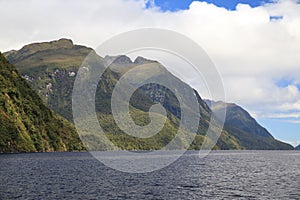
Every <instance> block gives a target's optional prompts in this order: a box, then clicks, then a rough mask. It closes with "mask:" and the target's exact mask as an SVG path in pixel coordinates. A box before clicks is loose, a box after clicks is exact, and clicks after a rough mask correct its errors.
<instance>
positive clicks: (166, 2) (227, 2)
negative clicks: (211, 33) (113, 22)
mask: <svg viewBox="0 0 300 200" xmlns="http://www.w3.org/2000/svg"><path fill="white" fill-rule="evenodd" d="M193 1H194V0H154V3H155V5H156V6H158V7H160V8H161V10H163V11H177V10H185V9H188V7H189V5H190V4H191V3H192V2H193ZM200 2H208V3H212V4H215V5H216V6H218V7H224V8H226V9H228V10H235V8H236V5H237V4H239V3H244V4H248V5H250V6H251V7H256V6H260V5H262V4H263V3H268V2H271V1H269V0H266V1H260V0H206V1H200ZM148 6H150V4H148Z"/></svg>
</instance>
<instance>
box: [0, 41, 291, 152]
mask: <svg viewBox="0 0 300 200" xmlns="http://www.w3.org/2000/svg"><path fill="white" fill-rule="evenodd" d="M91 51H93V50H92V49H90V48H87V47H83V46H78V45H73V43H72V41H70V40H67V39H61V40H58V41H53V42H45V43H36V44H30V45H27V46H25V47H23V48H22V49H21V50H19V51H10V52H7V53H5V56H6V57H7V58H8V60H9V61H10V62H11V63H12V64H14V65H15V66H16V67H17V69H18V70H19V71H20V73H21V75H22V76H23V77H24V78H25V79H27V82H28V83H29V84H30V85H31V87H32V88H33V89H34V90H35V91H36V92H37V93H38V95H39V96H40V98H41V99H42V100H43V101H44V103H45V104H46V105H47V106H48V107H49V108H50V109H52V110H53V111H55V112H57V113H59V114H60V115H61V116H63V117H64V118H66V119H67V120H69V121H70V122H73V117H72V110H71V108H72V90H73V84H74V81H75V77H76V75H77V73H78V70H79V67H80V65H81V63H82V62H83V61H84V59H85V57H86V56H87V55H88V54H89V53H90V52H91ZM95 58H96V62H95V63H94V64H97V66H98V67H104V63H105V62H107V61H109V60H113V59H115V58H116V60H115V61H114V63H113V64H112V65H111V67H110V68H108V69H106V71H105V73H104V74H103V76H102V78H101V81H100V82H99V84H98V87H97V92H96V102H95V106H96V111H97V116H98V120H99V123H100V125H101V127H102V128H103V130H104V132H105V135H106V136H107V137H108V138H109V139H110V140H111V141H112V142H113V143H114V144H115V145H116V146H117V147H118V149H127V150H137V149H142V150H150V149H161V148H162V147H164V146H165V145H166V144H168V143H169V142H170V141H171V140H172V139H173V138H174V136H175V134H176V133H177V131H178V128H179V121H180V118H181V109H180V106H179V102H178V100H177V98H176V97H175V96H174V94H173V93H172V92H171V91H170V90H168V89H167V88H165V87H163V86H160V85H158V84H147V85H144V86H142V87H140V88H138V89H137V90H136V91H135V92H134V94H133V96H132V97H131V99H130V115H131V117H132V118H133V120H134V122H135V123H136V124H138V125H140V126H144V125H147V124H148V123H149V122H150V119H149V115H148V114H149V113H148V112H149V108H150V107H151V106H152V105H153V104H155V103H160V104H162V105H163V106H164V107H165V109H166V111H167V121H166V123H165V126H164V127H163V129H162V130H161V131H160V132H159V133H158V134H156V135H155V136H153V137H150V138H147V139H140V138H136V137H132V136H129V135H128V134H125V133H124V132H123V131H122V130H120V129H119V127H118V126H117V125H116V123H115V121H114V119H113V116H112V113H111V95H112V91H113V89H114V87H115V85H116V83H117V82H118V80H119V79H120V78H121V76H122V75H123V74H125V73H126V72H128V71H129V70H130V69H132V68H133V67H135V66H137V65H142V64H144V63H147V67H148V68H146V69H144V71H140V72H137V73H138V75H139V76H137V77H139V78H140V79H143V75H144V74H147V75H151V76H152V77H157V78H158V79H159V78H160V79H167V81H170V82H172V84H173V85H174V87H175V88H183V91H188V90H190V89H191V88H190V86H188V85H187V84H186V83H184V82H182V81H181V80H180V79H178V78H177V77H175V76H174V75H172V74H171V73H169V72H168V71H167V70H166V69H165V68H164V67H163V66H162V65H160V64H159V63H158V62H156V61H151V60H146V59H144V58H141V57H139V58H138V59H137V60H136V61H135V62H132V61H131V60H130V59H129V58H128V57H126V56H119V57H109V56H107V57H105V58H101V57H100V56H98V55H96V54H95ZM83 70H86V74H89V73H90V72H89V69H88V66H86V67H85V69H83ZM15 73H17V72H15ZM89 75H92V74H89ZM22 81H23V82H25V81H24V80H23V79H22ZM134 81H136V83H131V84H128V87H134V86H135V84H138V82H139V80H136V79H135V80H134ZM24 84H25V83H24ZM3 85H4V86H5V85H6V83H4V84H3ZM1 91H2V90H1ZM30 92H32V91H31V90H30ZM123 92H124V94H125V93H126V91H123ZM32 93H33V92H32ZM7 95H8V96H9V94H7ZM34 95H35V98H34V99H39V98H38V97H37V95H36V94H33V95H29V96H34ZM195 95H196V96H197V99H198V103H199V108H200V112H201V120H200V122H199V126H198V131H197V135H196V137H195V139H194V141H193V142H192V144H191V146H190V147H189V148H190V149H200V148H201V145H202V143H203V141H204V139H205V134H206V132H207V129H208V127H209V121H210V118H211V115H212V110H211V109H210V108H209V107H208V106H207V104H206V103H205V102H204V101H203V100H202V99H201V97H200V95H199V94H198V93H197V92H196V91H195ZM4 97H5V95H4ZM4 97H3V98H4ZM10 99H11V97H10ZM10 99H8V98H6V99H3V102H10V101H11V100H10ZM21 99H22V98H21ZM38 101H39V103H40V104H41V106H42V103H41V102H40V100H38ZM30 102H31V101H30ZM6 104H8V103H6ZM184 106H186V108H187V109H188V110H189V111H190V112H191V113H193V112H194V110H193V109H191V108H190V107H189V105H184ZM31 107H32V105H30V106H29V108H31ZM33 108H34V106H33V107H32V109H33ZM14 109H16V110H18V109H23V107H22V106H21V107H20V108H19V104H18V105H17V106H15V108H14ZM43 109H44V110H47V111H46V112H45V113H48V112H50V111H49V109H47V108H46V107H45V106H44V107H43ZM11 110H12V109H11ZM24 113H27V111H26V112H24ZM41 113H43V114H44V115H45V113H44V111H41ZM50 113H51V115H52V116H54V118H55V119H56V120H58V121H60V122H61V123H63V125H64V126H67V127H68V128H67V129H66V128H64V129H60V130H58V129H57V126H58V123H54V124H52V125H51V126H50V127H52V126H55V127H53V128H49V129H47V130H53V132H55V131H57V132H55V133H56V135H55V134H50V135H48V134H47V131H46V132H45V131H44V132H45V133H44V132H43V130H44V129H45V128H44V129H43V126H42V127H36V128H35V130H36V132H39V133H41V136H40V137H41V138H42V139H43V141H44V140H45V141H44V143H45V144H46V143H47V142H46V141H48V143H49V145H48V146H49V148H48V146H47V145H40V146H41V147H38V148H37V146H38V145H36V144H35V143H34V141H36V140H38V139H34V140H33V139H31V140H30V139H28V138H32V133H31V132H30V133H28V134H27V135H26V134H24V135H22V141H23V140H24V142H23V143H22V145H23V148H25V147H26V148H28V150H26V151H35V150H37V151H49V150H69V149H82V146H81V144H80V143H79V142H78V136H77V135H76V133H75V132H74V128H73V125H71V124H69V123H68V122H67V121H66V120H63V119H61V118H60V117H58V116H57V115H55V114H54V113H52V112H50ZM229 113H230V114H229V115H227V120H226V124H225V129H224V130H223V131H222V134H221V137H220V138H219V140H218V142H217V144H216V146H215V147H214V149H290V146H289V145H286V144H284V143H282V142H279V141H277V140H275V139H274V138H272V137H269V136H270V134H269V133H268V132H267V131H264V130H263V128H262V127H261V126H259V125H257V123H256V122H255V123H256V124H255V123H254V126H253V120H252V119H250V118H248V117H247V116H246V117H245V118H243V120H242V121H236V120H231V119H235V117H236V116H237V113H239V112H237V111H236V110H233V111H232V112H229ZM24 115H25V116H24V117H25V118H26V117H28V116H27V115H28V114H24ZM3 116H5V115H3ZM3 116H2V114H1V116H0V117H2V118H3V121H5V120H6V119H4V117H3ZM30 116H31V115H29V117H30ZM85 117H88V116H85ZM34 119H35V118H34ZM34 119H31V120H34ZM39 119H40V121H41V122H40V123H42V122H43V123H46V122H47V123H50V122H48V121H47V120H48V119H46V118H40V117H39ZM1 120H2V119H1ZM44 120H46V121H44ZM19 121H21V122H24V121H26V120H24V119H19ZM229 122H230V123H229ZM5 124H6V126H5V127H3V129H1V130H3V138H10V137H12V136H11V135H13V133H15V132H16V131H15V130H13V128H11V127H14V126H15V124H16V122H14V121H7V120H6V121H5ZM17 124H19V122H18V123H17ZM24 126H25V125H24ZM253 127H254V129H255V134H252V132H251V131H252V128H253ZM17 128H19V129H21V128H20V127H17ZM27 129H28V128H27V127H26V126H25V129H24V130H27ZM45 130H46V129H45ZM54 130H55V131H54ZM60 131H62V132H60ZM27 132H28V131H27ZM28 135H29V136H28ZM63 135H68V137H67V138H66V137H60V136H63ZM82 137H84V138H88V140H89V141H91V142H90V144H89V145H90V146H89V148H90V149H94V150H105V149H109V148H108V147H107V143H103V144H101V145H100V147H99V143H98V141H99V135H98V133H86V134H85V135H84V136H82ZM33 138H34V137H33ZM59 138H61V139H59ZM64 138H65V140H63V139H64ZM71 138H72V139H71ZM42 139H41V140H42ZM69 140H72V142H70V143H72V144H77V145H74V146H72V148H70V147H68V148H67V145H66V148H65V149H63V148H62V147H63V145H61V144H62V143H66V142H67V141H69ZM5 141H6V143H5V142H4V143H3V145H4V146H5V145H6V146H8V144H11V143H8V140H7V139H6V140H5ZM12 141H14V140H13V139H11V142H12ZM25 141H26V142H25ZM30 141H33V142H30ZM38 141H40V140H38ZM75 141H76V142H78V143H76V142H75ZM177 142H178V146H180V145H179V144H183V145H184V146H186V138H185V139H182V140H181V141H177ZM38 143H39V142H38ZM44 143H43V144H44ZM48 143H47V144H48ZM52 143H53V144H52ZM54 143H55V145H54ZM97 145H98V146H97ZM45 146H46V147H45ZM16 151H20V150H19V149H17V150H16Z"/></svg>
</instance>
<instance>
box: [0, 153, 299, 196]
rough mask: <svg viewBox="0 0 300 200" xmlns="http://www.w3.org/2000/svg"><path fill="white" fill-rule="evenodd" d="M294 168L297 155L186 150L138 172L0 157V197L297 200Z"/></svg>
mask: <svg viewBox="0 0 300 200" xmlns="http://www.w3.org/2000/svg"><path fill="white" fill-rule="evenodd" d="M170 153H171V152H170ZM157 154H158V155H160V152H157ZM299 167H300V151H214V152H212V153H211V154H209V155H208V156H207V157H205V158H203V159H200V158H199V157H198V152H197V151H188V152H187V153H186V154H184V155H183V156H182V157H181V158H180V159H179V160H177V161H176V162H174V163H173V164H171V165H170V166H168V167H166V168H163V169H161V170H158V171H155V172H150V173H144V174H130V173H124V172H119V171H116V170H113V169H110V168H108V167H106V166H105V165H103V164H102V163H100V162H99V161H97V160H96V159H94V158H93V157H92V156H91V155H90V154H89V153H86V152H85V153H31V154H2V155H0V180H1V182H0V199H299V198H300V168H299Z"/></svg>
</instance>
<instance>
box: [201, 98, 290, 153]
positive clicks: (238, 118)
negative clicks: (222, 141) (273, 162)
mask: <svg viewBox="0 0 300 200" xmlns="http://www.w3.org/2000/svg"><path fill="white" fill-rule="evenodd" d="M206 102H207V104H208V105H210V108H211V109H212V111H213V112H214V111H218V110H224V109H226V119H225V124H224V129H225V130H227V131H228V132H229V133H230V134H231V135H233V136H234V137H235V138H237V139H238V141H239V143H240V144H241V145H242V146H243V147H245V148H246V149H255V150H268V149H272V150H276V149H292V148H293V147H292V146H291V145H289V144H286V143H283V142H281V141H278V140H276V139H275V138H274V137H273V136H272V135H271V134H270V133H269V132H268V130H267V129H265V128H264V127H262V126H261V125H260V124H258V123H257V121H256V120H255V119H254V118H253V117H251V116H250V114H249V113H248V112H247V111H246V110H244V109H243V108H241V107H240V106H237V105H236V104H233V103H224V102H221V101H218V102H213V101H209V100H206Z"/></svg>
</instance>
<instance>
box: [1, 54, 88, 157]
mask: <svg viewBox="0 0 300 200" xmlns="http://www.w3.org/2000/svg"><path fill="white" fill-rule="evenodd" d="M0 121H1V123H0V152H35V151H73V150H83V149H84V148H83V145H82V143H81V141H80V139H79V137H78V135H77V133H76V131H75V129H74V126H73V125H72V124H71V123H70V122H68V121H67V120H65V119H63V118H62V117H60V116H58V115H57V114H55V113H53V112H52V111H51V110H50V109H49V108H47V107H46V106H45V105H44V104H43V102H42V100H41V99H40V98H39V96H38V95H37V94H36V93H35V92H34V91H33V90H32V89H31V88H30V86H29V84H28V83H27V81H26V80H25V79H23V78H21V76H20V75H19V72H18V71H17V70H16V69H15V67H14V66H13V65H11V64H10V63H9V62H8V61H7V60H6V59H5V57H4V56H3V55H2V54H1V53H0Z"/></svg>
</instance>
